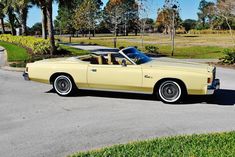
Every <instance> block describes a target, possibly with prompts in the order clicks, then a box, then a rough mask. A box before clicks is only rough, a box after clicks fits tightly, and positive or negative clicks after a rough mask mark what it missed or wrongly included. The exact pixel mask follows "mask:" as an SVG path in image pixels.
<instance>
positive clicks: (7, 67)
mask: <svg viewBox="0 0 235 157" xmlns="http://www.w3.org/2000/svg"><path fill="white" fill-rule="evenodd" d="M1 69H2V70H6V71H14V72H24V71H25V68H13V67H10V66H4V67H1Z"/></svg>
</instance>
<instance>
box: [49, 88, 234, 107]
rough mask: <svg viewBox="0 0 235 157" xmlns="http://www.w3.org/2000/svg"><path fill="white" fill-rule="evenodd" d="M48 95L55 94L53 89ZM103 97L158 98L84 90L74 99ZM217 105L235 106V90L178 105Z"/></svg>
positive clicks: (146, 95)
mask: <svg viewBox="0 0 235 157" xmlns="http://www.w3.org/2000/svg"><path fill="white" fill-rule="evenodd" d="M46 93H55V91H54V90H53V89H51V90H50V91H48V92H46ZM89 96H92V97H101V98H118V99H133V100H145V101H146V100H147V101H157V98H156V96H154V95H151V94H136V93H122V92H107V91H90V90H82V91H80V92H79V93H78V94H76V95H73V96H72V97H89ZM199 103H206V104H215V105H222V106H233V105H235V90H225V89H221V90H218V91H216V92H215V94H214V95H211V96H205V95H204V96H192V95H191V96H188V97H187V98H186V100H185V101H184V102H182V103H181V104H177V105H190V104H199Z"/></svg>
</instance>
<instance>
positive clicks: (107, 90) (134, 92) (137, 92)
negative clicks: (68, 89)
mask: <svg viewBox="0 0 235 157" xmlns="http://www.w3.org/2000/svg"><path fill="white" fill-rule="evenodd" d="M79 89H81V90H91V91H103V92H119V93H133V94H153V93H152V92H141V91H127V90H112V89H101V88H79Z"/></svg>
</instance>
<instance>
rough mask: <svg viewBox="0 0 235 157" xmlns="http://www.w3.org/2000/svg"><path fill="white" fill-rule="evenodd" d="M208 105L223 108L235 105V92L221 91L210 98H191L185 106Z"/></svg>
mask: <svg viewBox="0 0 235 157" xmlns="http://www.w3.org/2000/svg"><path fill="white" fill-rule="evenodd" d="M197 103H207V104H215V105H221V106H234V105H235V90H227V89H221V90H218V91H216V92H215V94H214V95H210V96H189V97H188V98H187V99H186V101H185V102H184V103H183V104H197Z"/></svg>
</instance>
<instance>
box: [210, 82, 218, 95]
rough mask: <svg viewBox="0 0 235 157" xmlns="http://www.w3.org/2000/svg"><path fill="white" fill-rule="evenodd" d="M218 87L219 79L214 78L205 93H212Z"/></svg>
mask: <svg viewBox="0 0 235 157" xmlns="http://www.w3.org/2000/svg"><path fill="white" fill-rule="evenodd" d="M218 89H220V80H219V79H214V81H213V82H212V85H210V86H208V87H207V95H212V94H214V92H215V91H216V90H218Z"/></svg>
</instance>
